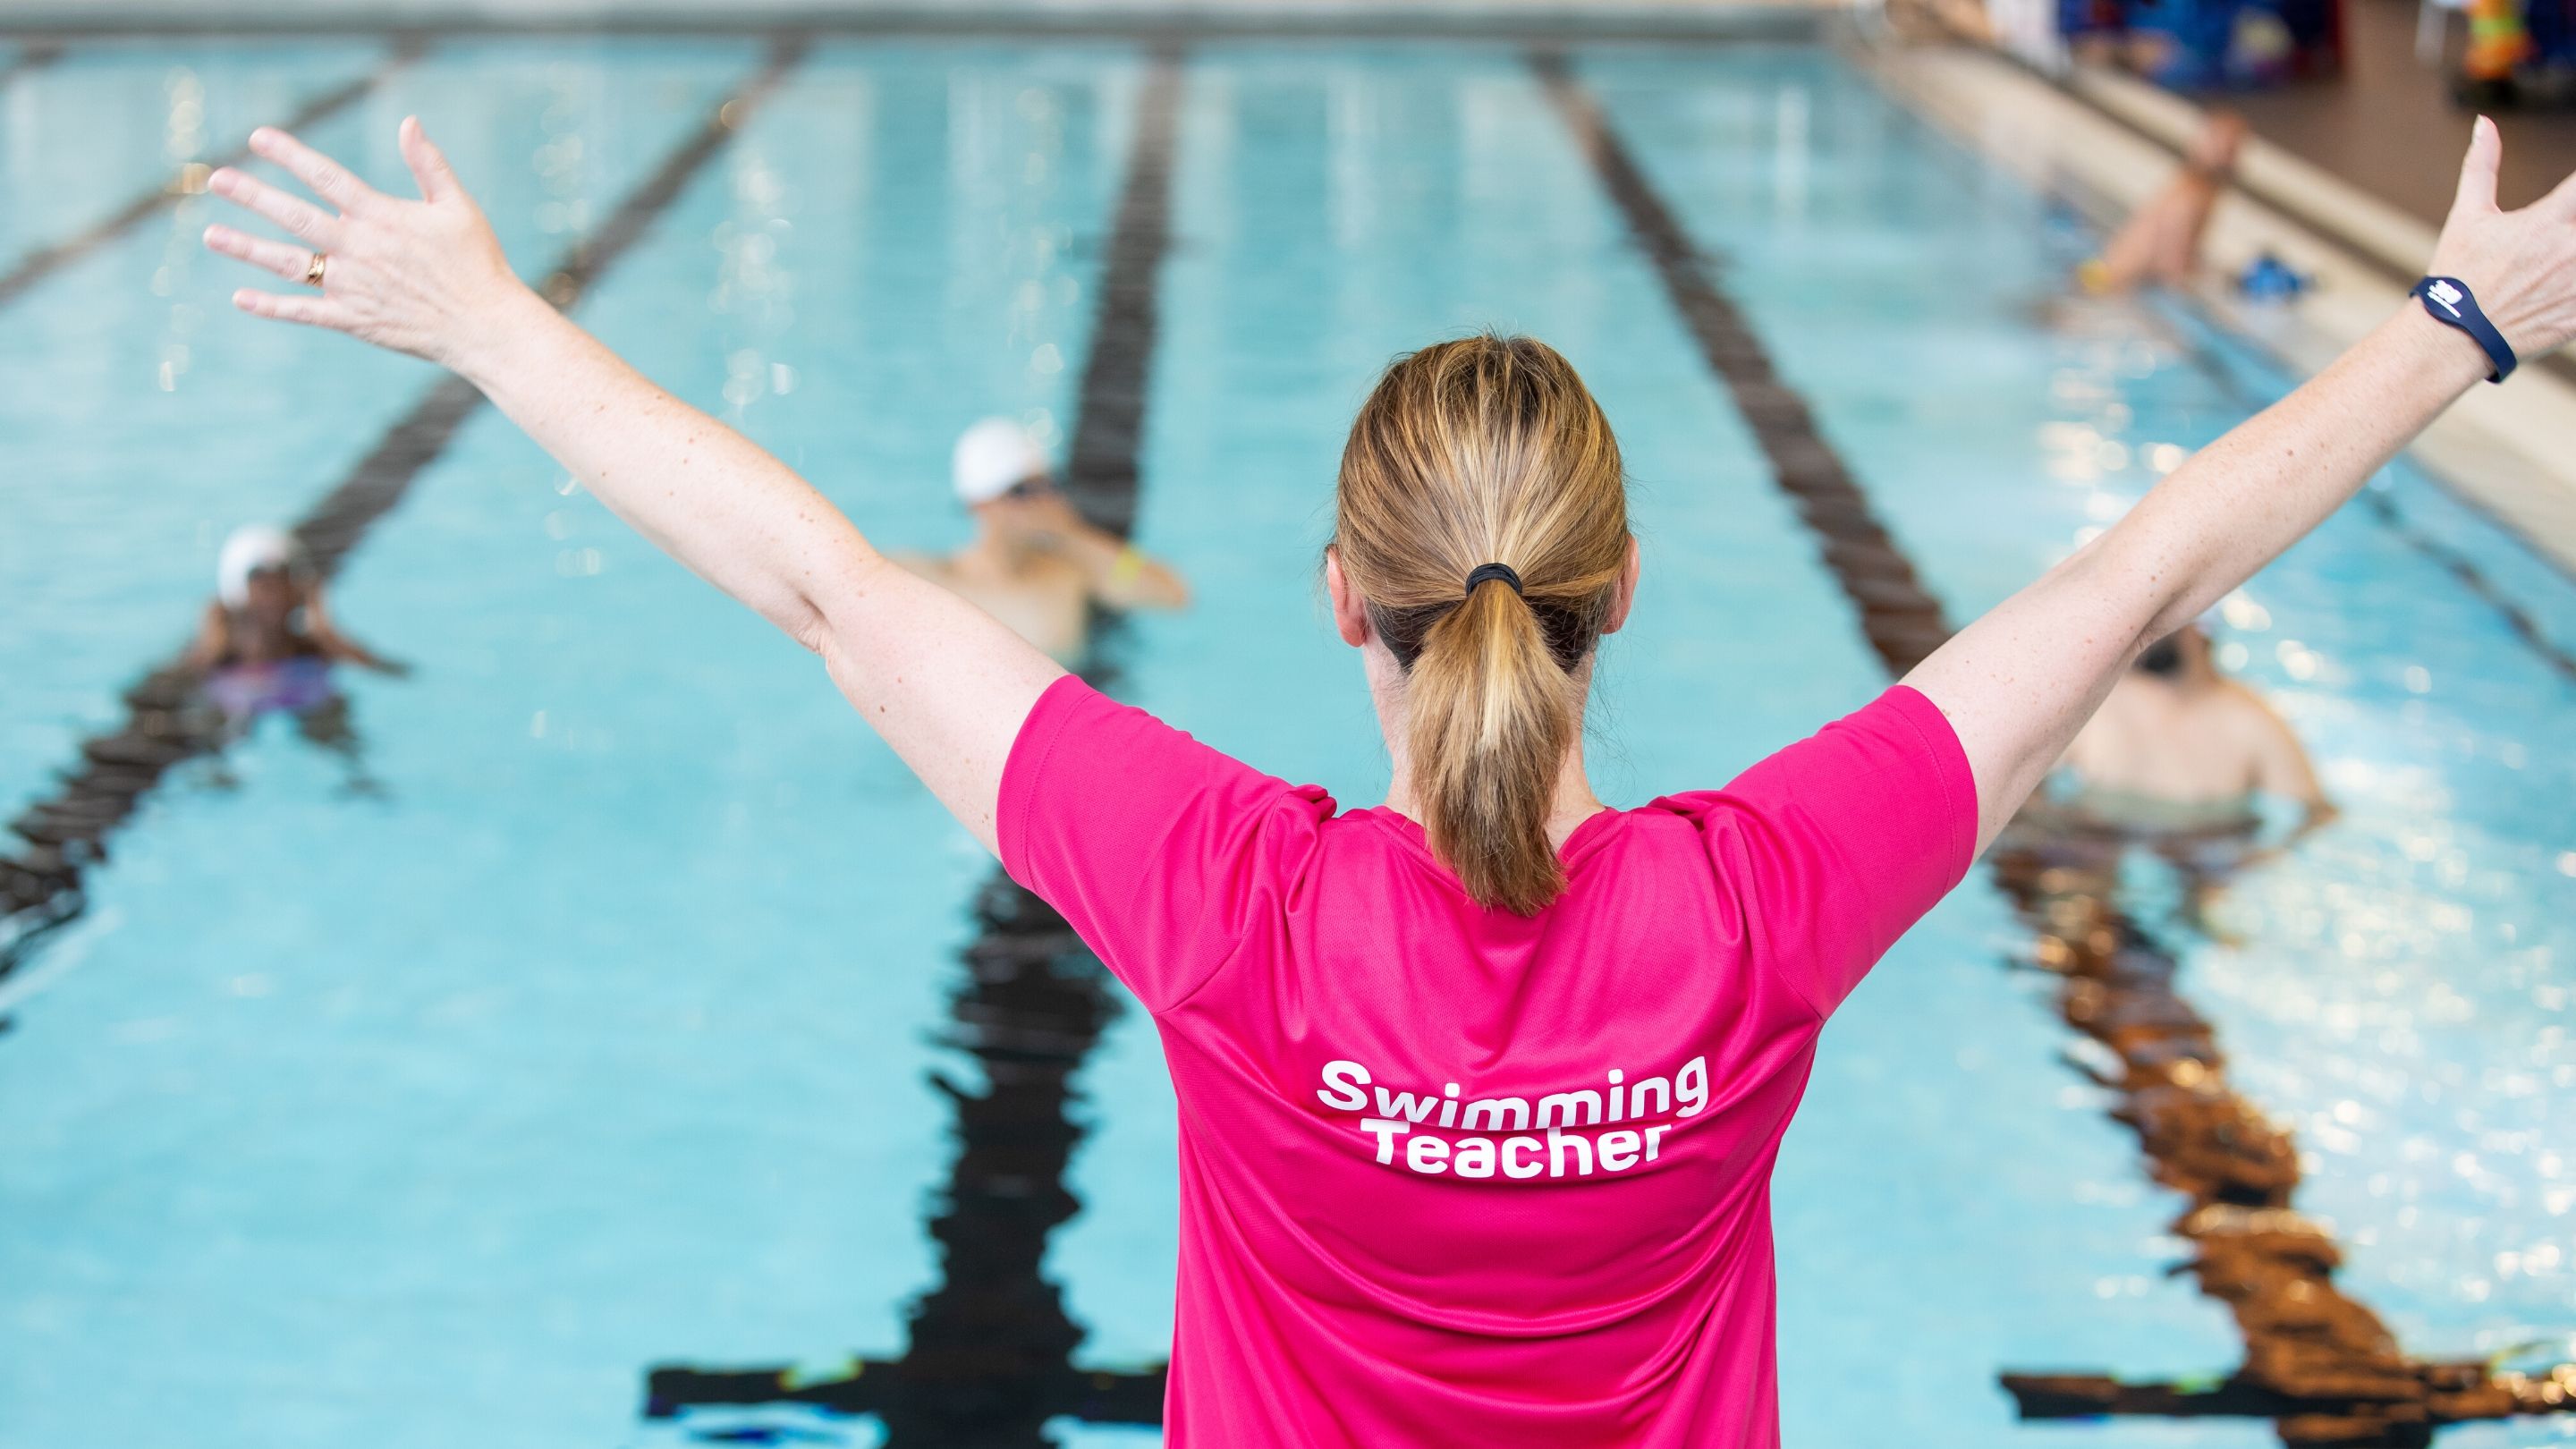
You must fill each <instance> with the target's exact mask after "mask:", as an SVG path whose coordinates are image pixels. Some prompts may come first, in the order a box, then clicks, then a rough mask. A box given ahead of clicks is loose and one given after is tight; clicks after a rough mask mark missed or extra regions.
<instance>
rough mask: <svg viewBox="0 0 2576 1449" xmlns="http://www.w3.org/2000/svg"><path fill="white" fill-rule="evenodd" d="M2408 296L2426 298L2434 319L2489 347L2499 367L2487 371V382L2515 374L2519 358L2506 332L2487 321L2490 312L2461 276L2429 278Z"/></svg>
mask: <svg viewBox="0 0 2576 1449" xmlns="http://www.w3.org/2000/svg"><path fill="white" fill-rule="evenodd" d="M2406 295H2407V296H2410V297H2421V298H2423V299H2424V310H2425V311H2427V312H2430V313H2432V314H2433V320H2435V321H2437V322H2447V323H2449V324H2450V325H2452V326H2454V327H2457V328H2459V329H2460V330H2461V331H2463V332H2466V333H2467V334H2469V336H2470V338H2471V339H2472V340H2474V341H2475V342H2476V343H2477V344H2478V346H2480V347H2482V348H2484V349H2485V350H2486V354H2487V361H2488V362H2490V363H2492V364H2494V366H2495V371H2493V372H2491V373H2489V374H2487V381H2489V382H2502V381H2504V380H2505V379H2506V378H2508V377H2511V376H2513V368H2514V363H2515V362H2516V361H2517V360H2518V359H2516V358H2515V357H2514V355H2513V349H2512V348H2511V347H2509V346H2507V345H2506V344H2505V340H2504V334H2503V333H2501V332H2498V331H2497V330H2496V329H2495V324H2494V323H2493V322H2490V321H2488V320H2487V314H2486V313H2484V312H2481V311H2479V310H2478V299H2477V298H2475V297H2472V296H2470V295H2469V284H2468V283H2466V282H2463V281H2461V280H2460V279H2459V278H2457V277H2426V278H2425V279H2424V280H2422V281H2420V282H2417V283H2416V284H2415V287H2414V290H2412V291H2410V292H2408V293H2407V294H2406Z"/></svg>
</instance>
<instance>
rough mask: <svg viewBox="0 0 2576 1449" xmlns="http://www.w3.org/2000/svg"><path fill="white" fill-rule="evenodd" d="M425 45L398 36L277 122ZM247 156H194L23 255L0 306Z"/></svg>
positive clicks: (291, 120)
mask: <svg viewBox="0 0 2576 1449" xmlns="http://www.w3.org/2000/svg"><path fill="white" fill-rule="evenodd" d="M427 50H428V46H427V45H426V44H425V43H423V42H421V41H418V40H412V39H403V40H397V41H395V42H394V44H393V47H392V49H391V50H390V51H389V52H388V53H387V55H386V57H385V59H384V61H383V63H382V64H380V65H378V66H377V67H376V68H375V69H374V70H371V71H369V72H367V73H366V74H365V75H362V76H358V77H356V78H354V79H352V80H347V81H343V82H341V83H340V84H339V85H336V86H333V87H332V88H331V89H329V90H327V91H324V92H322V93H321V94H320V95H317V96H314V97H311V98H310V99H308V100H306V101H305V102H304V103H303V104H301V105H299V106H297V107H296V108H295V109H294V111H293V112H291V113H290V114H289V115H288V116H287V117H286V119H284V120H282V121H279V122H278V123H277V124H278V125H279V126H281V127H283V128H285V129H286V130H289V131H302V130H305V129H307V128H309V127H312V126H314V125H316V124H318V123H320V122H323V121H327V120H329V119H330V118H331V117H333V116H335V115H338V114H339V113H340V112H342V111H344V110H347V109H348V108H349V107H350V106H352V105H354V104H356V103H357V102H358V101H360V100H362V99H364V98H365V97H366V96H368V95H369V94H371V93H373V92H374V91H375V89H376V88H377V87H378V86H381V85H383V84H384V83H385V82H386V81H388V80H391V79H392V78H393V77H394V76H396V75H398V74H400V73H401V72H402V71H403V69H404V68H405V67H407V66H409V65H411V64H412V62H414V61H416V60H418V59H420V57H421V56H422V55H423V54H424V53H426V51H427ZM249 159H250V141H249V139H248V138H247V137H245V138H244V139H243V140H242V141H241V142H240V143H239V144H237V145H235V146H234V147H233V148H232V149H231V150H229V151H227V152H225V153H224V154H222V155H221V156H217V157H215V158H213V159H212V160H208V161H191V162H189V163H188V164H187V165H185V166H182V167H181V168H180V169H179V173H178V174H177V175H176V176H174V177H172V178H171V179H170V180H169V181H168V182H166V183H164V184H162V185H160V186H155V187H153V188H152V189H150V190H148V191H143V192H139V193H137V194H136V195H135V196H134V198H133V199H132V200H130V201H128V202H126V203H125V205H123V206H121V207H118V208H117V209H116V210H115V211H114V212H112V213H110V214H109V215H108V216H107V217H105V218H103V219H102V220H99V221H95V222H92V223H90V224H89V225H88V226H87V227H84V228H82V229H81V230H80V231H77V232H75V233H73V234H72V235H70V236H67V237H65V238H63V239H62V240H61V241H58V242H54V243H51V244H50V245H47V246H42V247H38V248H37V249H36V250H34V251H32V252H29V253H27V254H26V255H25V256H23V257H20V258H19V259H18V263H17V265H15V266H13V267H11V268H10V269H9V270H8V271H7V272H5V273H0V307H6V306H8V305H9V304H10V303H12V302H15V301H17V300H18V299H19V298H21V297H23V296H25V295H26V294H27V293H29V292H31V291H33V290H35V289H36V287H37V286H38V285H40V284H41V283H43V282H44V280H45V279H46V278H48V277H51V276H52V275H53V274H54V273H56V272H58V271H61V270H62V269H63V268H65V267H68V266H70V265H71V264H72V263H74V262H77V261H79V260H81V259H82V258H84V257H87V256H88V255H90V254H91V253H92V252H95V251H97V250H98V249H99V248H101V247H103V246H106V245H107V244H108V243H109V242H112V241H114V240H116V239H117V238H118V237H121V236H123V235H125V234H126V233H127V232H129V231H132V230H133V229H134V228H136V227H138V226H140V225H142V224H143V223H144V222H145V221H147V220H149V219H150V218H151V217H152V216H153V215H154V214H156V213H158V212H161V211H165V210H167V209H169V208H170V207H173V206H177V205H178V204H179V203H180V202H182V201H185V200H187V199H188V198H189V197H191V196H195V195H198V194H200V193H202V192H203V191H204V190H205V189H206V178H207V177H208V176H210V175H212V174H213V173H214V172H215V171H216V170H218V169H219V168H221V167H225V166H238V165H240V164H242V163H243V162H244V161H247V160H249Z"/></svg>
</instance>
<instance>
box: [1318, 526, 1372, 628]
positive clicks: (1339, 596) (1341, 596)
mask: <svg viewBox="0 0 2576 1449" xmlns="http://www.w3.org/2000/svg"><path fill="white" fill-rule="evenodd" d="M1324 592H1325V593H1327V594H1330V595H1331V596H1332V599H1333V628H1334V629H1335V630H1337V631H1339V633H1340V634H1341V636H1342V642H1343V643H1345V644H1348V645H1349V646H1351V647H1352V648H1354V649H1358V648H1361V647H1363V646H1365V645H1366V644H1367V643H1368V641H1369V616H1368V600H1366V599H1363V598H1361V597H1360V591H1359V590H1357V589H1355V588H1352V587H1351V581H1350V580H1349V579H1347V578H1345V577H1343V575H1342V553H1341V550H1339V549H1336V548H1327V549H1325V550H1324Z"/></svg>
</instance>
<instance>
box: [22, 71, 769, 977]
mask: <svg viewBox="0 0 2576 1449" xmlns="http://www.w3.org/2000/svg"><path fill="white" fill-rule="evenodd" d="M804 50H805V42H803V41H802V40H801V39H796V38H792V37H791V38H786V39H782V40H780V41H779V42H777V43H776V45H775V46H774V47H773V49H772V51H771V53H770V55H769V57H768V59H767V60H766V61H765V62H764V63H763V64H762V66H761V67H760V69H759V70H758V71H756V72H754V73H753V74H752V75H751V76H750V77H749V78H748V79H747V80H745V81H744V82H743V83H742V84H741V85H740V86H738V87H736V88H735V89H734V91H733V93H732V94H731V96H730V97H729V98H727V99H726V100H725V101H724V102H723V103H722V104H721V105H719V106H717V107H714V108H712V109H710V110H709V111H708V113H707V118H706V120H705V122H704V123H703V124H702V125H700V126H699V128H698V129H697V130H696V131H694V132H692V133H690V135H689V137H688V139H687V140H685V141H683V142H681V143H680V145H679V146H678V147H676V148H675V149H674V150H672V152H671V153H670V154H669V155H668V156H666V157H665V158H663V161H662V164H661V165H660V166H659V167H658V168H656V169H655V170H654V172H653V173H652V175H651V176H649V177H647V178H646V179H645V180H644V182H643V183H642V184H640V185H639V186H637V187H636V188H635V189H634V190H633V191H631V192H629V193H628V194H627V195H626V196H625V197H624V198H623V199H622V200H621V201H619V203H618V206H617V209H616V210H615V211H614V212H611V213H610V214H609V216H608V218H607V219H606V220H605V221H603V222H601V223H600V225H599V226H598V228H597V229H595V230H593V231H592V232H591V233H590V234H589V235H587V236H585V237H583V238H582V239H580V240H579V241H577V242H575V243H574V244H573V245H572V247H571V248H570V249H568V250H567V251H566V252H565V253H564V254H563V255H562V256H561V258H559V259H558V260H557V262H556V264H555V267H554V269H553V270H552V271H551V272H549V273H548V274H547V276H546V278H545V280H544V281H543V282H542V283H541V284H540V286H539V290H541V291H542V292H543V293H544V294H545V296H546V299H547V300H548V301H550V302H552V303H553V304H554V305H555V306H557V307H559V308H570V307H571V306H572V305H573V304H574V303H576V302H578V301H579V300H580V299H581V297H582V295H583V293H585V292H586V291H588V290H589V288H590V287H592V286H593V285H594V284H596V283H597V282H598V281H599V279H600V278H601V277H602V276H604V275H606V274H607V271H608V269H609V268H610V267H612V266H614V265H615V264H616V263H617V261H618V259H619V258H620V257H622V256H624V255H625V254H626V252H627V250H628V249H629V248H630V247H632V246H633V245H634V244H635V243H636V241H637V240H638V239H639V238H641V237H642V236H643V234H644V232H645V230H646V229H647V228H648V227H650V226H651V225H652V224H653V222H654V220H655V219H656V218H657V217H659V216H660V215H661V214H662V213H663V212H664V211H665V210H667V209H669V207H670V205H671V203H672V202H673V201H675V200H677V199H678V198H679V195H680V193H681V191H682V190H683V189H684V188H685V187H686V186H687V185H688V183H689V181H690V180H691V179H692V178H694V177H695V176H696V175H697V174H698V173H699V171H701V170H702V169H704V168H705V166H706V164H707V163H708V162H709V161H711V160H713V159H714V158H715V156H716V155H717V153H719V152H721V151H722V150H723V149H724V148H725V145H726V143H727V142H729V141H730V140H731V139H732V137H733V135H734V132H735V129H736V128H737V127H738V126H740V124H741V122H742V120H743V118H744V116H745V115H747V114H748V112H749V111H750V109H751V108H752V107H753V106H755V105H757V104H759V102H760V101H761V100H762V99H763V98H765V97H766V96H768V94H769V93H770V92H771V91H773V90H775V89H776V88H777V87H778V85H779V83H780V82H781V81H782V80H783V79H784V78H785V77H786V75H787V73H788V71H789V70H790V69H792V68H793V67H794V66H795V65H796V63H797V61H798V60H800V59H801V58H802V57H803V54H804ZM381 75H382V73H381V72H380V73H379V78H380V77H381ZM372 83H373V82H372V81H370V82H369V83H368V84H372ZM342 104H346V101H345V100H344V101H343V102H342ZM482 405H483V395H482V394H481V393H479V392H476V391H475V390H474V387H473V385H472V384H470V383H468V382H465V381H464V380H463V379H461V378H456V377H452V376H451V377H444V378H442V379H441V380H439V381H438V382H436V383H434V384H432V385H431V386H430V388H429V389H428V391H427V392H425V393H423V394H422V395H421V398H420V401H418V402H417V403H414V404H413V405H412V408H411V410H410V411H409V412H407V413H405V414H404V415H403V417H402V418H401V419H400V420H399V421H397V422H396V423H395V424H394V425H393V426H392V427H391V428H390V429H388V430H387V431H386V432H385V434H384V436H383V437H382V438H380V439H379V440H378V441H377V443H376V445H375V447H374V448H373V449H371V450H370V451H369V452H368V453H367V455H366V456H365V457H364V458H362V459H360V460H359V462H358V464H357V466H356V467H355V468H353V469H351V470H350V471H349V473H348V475H347V476H346V477H345V478H343V479H342V480H341V482H340V483H339V484H338V485H337V486H336V487H334V488H333V489H332V490H331V491H330V492H329V493H327V494H325V495H323V497H322V498H321V500H320V501H319V502H317V503H315V504H314V505H313V507H312V508H311V509H310V510H309V511H307V512H306V514H305V515H304V517H303V519H302V520H301V521H300V522H298V523H297V524H296V525H295V529H294V533H295V537H296V540H297V541H298V542H299V543H301V544H302V545H303V546H304V549H305V551H306V553H307V555H308V556H309V558H310V560H311V563H312V566H313V569H314V572H315V576H316V577H318V578H321V579H326V580H327V579H328V578H330V577H331V576H332V575H333V574H334V573H336V572H338V570H339V568H340V565H341V564H342V562H344V561H345V560H346V559H347V558H348V555H349V552H350V550H352V549H354V548H356V547H357V546H358V544H359V542H360V541H361V540H362V539H364V538H365V537H366V533H367V530H368V529H369V528H371V527H373V526H374V525H375V523H376V522H377V520H379V519H381V518H383V517H384V516H385V514H386V513H388V512H390V511H391V510H392V509H393V507H394V505H396V504H397V503H400V502H401V501H402V499H403V495H404V493H405V492H406V491H407V490H409V489H410V487H411V485H412V484H413V482H414V481H416V480H417V479H418V478H419V477H420V475H421V474H422V472H424V471H425V470H427V468H428V467H429V465H430V464H431V463H433V462H435V461H437V459H438V458H439V456H440V455H441V454H442V453H444V452H446V450H447V446H448V444H449V443H451V442H453V441H454V440H455V437H456V433H457V430H458V429H459V428H460V427H462V426H463V425H464V422H465V420H466V419H467V418H468V417H471V416H472V415H473V414H474V412H475V410H476V409H478V408H480V407H481V406H482ZM199 683H200V680H199V678H198V676H197V674H196V673H195V672H194V671H192V670H190V669H189V668H188V667H187V666H186V664H185V663H184V662H183V658H182V656H180V655H176V654H174V655H172V656H171V657H169V658H167V659H165V660H163V661H162V662H161V663H159V664H157V665H154V666H153V667H151V668H150V669H149V670H147V671H146V672H145V674H144V676H143V678H142V679H141V680H140V681H139V682H137V683H136V684H135V685H134V686H133V687H132V688H130V689H128V690H127V691H126V692H125V705H126V715H125V719H124V721H123V722H122V723H121V724H119V725H118V726H117V727H116V728H114V729H112V730H109V731H107V732H105V733H103V734H97V735H92V736H90V737H89V738H88V739H85V740H83V741H82V742H81V745H80V760H79V761H78V763H77V764H75V765H74V766H73V767H72V768H71V769H70V770H69V771H68V772H67V773H66V775H65V776H64V778H63V782H62V784H61V786H60V787H59V788H58V789H56V790H55V791H54V793H53V794H51V795H49V796H47V797H45V798H44V799H41V800H39V801H37V802H36V803H35V804H34V805H32V806H30V807H28V809H27V810H26V811H25V813H23V814H21V815H20V816H19V817H18V818H17V819H16V820H14V821H12V822H11V824H10V828H11V829H12V830H14V831H15V832H16V833H17V834H18V836H19V837H20V839H21V840H23V841H24V842H25V845H24V846H23V847H22V848H21V849H19V850H18V851H17V852H16V853H15V854H12V855H8V856H0V983H5V982H6V981H7V980H8V978H9V977H10V975H11V974H12V973H14V972H15V971H17V970H18V969H20V968H21V967H23V966H24V965H25V964H26V962H27V960H28V959H29V957H30V955H31V953H32V951H33V949H34V947H35V946H36V944H37V943H38V942H39V941H41V940H42V939H43V938H44V937H45V936H47V935H48V934H50V933H51V932H52V931H54V930H56V929H58V928H60V927H62V926H63V925H66V924H68V923H69V922H71V921H72V920H74V919H77V918H78V917H79V915H80V913H81V910H82V908H83V906H84V904H85V900H84V895H83V891H82V881H83V878H84V876H85V875H86V874H87V872H88V871H89V870H90V869H92V868H93V867H95V866H97V865H98V864H99V863H101V862H102V861H104V860H105V859H106V842H107V837H108V836H109V835H110V834H112V833H113V832H114V831H115V830H116V829H117V827H119V826H120V825H122V824H124V823H125V821H126V820H127V819H128V818H130V817H131V816H132V815H133V814H134V811H135V809H136V808H137V807H138V806H139V805H140V804H141V803H142V801H143V798H144V797H145V796H146V795H147V794H149V793H150V792H151V791H152V789H153V788H154V787H155V786H157V785H158V784H160V782H161V780H162V778H163V777H164V776H165V775H167V774H168V773H169V772H170V770H171V769H172V768H173V767H175V766H177V765H179V764H181V763H182V762H184V761H187V760H191V759H196V758H199V757H202V756H207V755H212V754H215V753H217V752H219V751H220V750H222V749H223V747H224V745H225V744H226V743H227V741H226V738H225V735H224V733H223V729H222V722H221V720H220V718H219V717H218V716H216V715H215V713H214V712H213V711H211V710H210V709H209V708H208V707H207V706H206V705H205V704H204V703H203V702H202V701H201V700H200V699H199V697H198V685H199ZM5 1020H6V1016H5V1011H0V1024H5Z"/></svg>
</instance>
